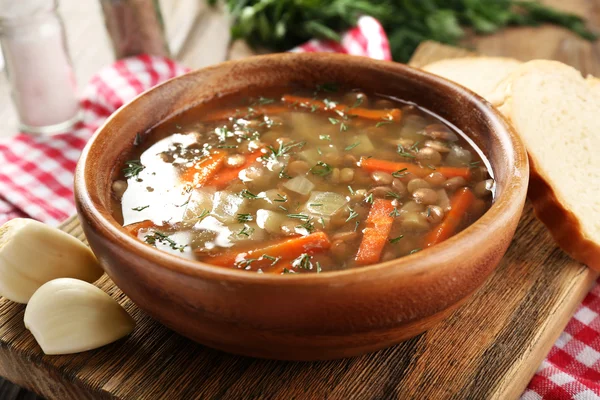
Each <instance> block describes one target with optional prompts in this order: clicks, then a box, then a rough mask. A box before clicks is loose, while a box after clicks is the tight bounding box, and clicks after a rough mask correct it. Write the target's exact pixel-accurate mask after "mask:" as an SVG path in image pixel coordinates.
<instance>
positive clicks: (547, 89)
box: [492, 60, 600, 270]
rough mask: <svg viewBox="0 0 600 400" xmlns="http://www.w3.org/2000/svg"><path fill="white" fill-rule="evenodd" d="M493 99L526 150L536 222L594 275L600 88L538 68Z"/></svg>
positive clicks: (599, 226)
mask: <svg viewBox="0 0 600 400" xmlns="http://www.w3.org/2000/svg"><path fill="white" fill-rule="evenodd" d="M492 97H493V101H492V103H495V105H497V106H498V108H499V109H500V110H501V111H502V112H503V113H504V115H506V116H507V117H508V119H509V120H510V121H511V122H512V124H513V126H514V127H515V129H516V130H517V132H518V133H519V134H520V136H521V138H522V139H523V141H524V142H525V145H526V147H527V151H528V153H529V160H530V171H531V175H530V181H529V193H528V195H529V199H530V200H531V202H532V204H533V207H534V211H535V214H536V216H537V217H538V218H539V219H540V220H541V221H542V222H543V223H544V224H545V225H546V227H547V228H548V229H549V231H550V233H551V234H552V236H553V237H554V239H555V240H556V242H557V243H558V244H559V245H560V247H562V248H563V250H565V251H566V252H567V253H568V254H569V255H571V256H572V257H573V258H575V259H576V260H578V261H580V262H582V263H584V264H587V265H588V266H589V267H591V268H594V269H596V270H600V156H599V153H600V80H598V79H596V78H593V77H588V78H587V79H585V78H583V76H582V75H581V73H580V72H579V71H577V70H576V69H574V68H572V67H569V66H567V65H565V64H562V63H559V62H556V61H545V60H536V61H530V62H527V63H524V64H523V65H521V66H520V67H519V68H517V69H516V70H515V71H513V73H512V74H511V75H510V76H509V77H508V78H506V79H505V80H504V81H503V82H502V83H501V84H500V85H499V86H498V88H497V90H496V92H495V94H494V95H493V96H492Z"/></svg>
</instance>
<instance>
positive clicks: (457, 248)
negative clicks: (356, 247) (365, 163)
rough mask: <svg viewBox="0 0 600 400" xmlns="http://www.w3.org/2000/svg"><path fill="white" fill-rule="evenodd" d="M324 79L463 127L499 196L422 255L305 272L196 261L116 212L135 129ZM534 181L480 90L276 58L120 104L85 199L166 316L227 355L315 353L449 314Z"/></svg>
mask: <svg viewBox="0 0 600 400" xmlns="http://www.w3.org/2000/svg"><path fill="white" fill-rule="evenodd" d="M323 82H338V83H341V84H344V85H347V86H350V87H359V88H363V89H366V90H368V91H372V92H378V93H382V94H386V95H392V96H396V97H399V98H401V99H405V100H410V101H414V102H416V103H417V104H419V105H421V106H424V107H426V108H428V109H429V110H432V111H434V112H436V113H437V114H438V115H440V116H441V117H443V118H445V119H446V120H448V121H450V122H451V123H453V124H455V125H456V126H457V127H458V128H460V129H461V130H463V131H464V132H465V133H466V134H467V135H468V136H469V137H471V138H472V139H473V140H474V141H475V143H476V144H477V145H478V146H479V147H480V148H481V149H482V150H483V152H484V153H485V155H486V156H487V158H488V159H489V161H490V162H491V165H492V167H493V171H494V175H495V179H496V185H497V198H496V201H495V203H494V205H493V206H492V207H491V209H490V210H489V211H488V212H487V213H486V214H485V215H484V216H483V217H481V219H479V220H478V221H477V222H476V223H475V224H473V225H471V226H470V227H468V228H467V229H465V230H464V231H462V232H461V233H459V234H457V235H456V236H454V237H452V238H450V239H449V240H447V241H445V242H443V243H441V244H438V245H436V246H434V247H432V248H430V249H427V250H425V251H421V252H418V253H416V254H413V255H410V256H407V257H404V258H400V259H397V260H393V261H388V262H384V263H381V264H377V265H372V266H368V267H364V268H357V269H351V270H345V271H339V272H328V273H324V274H301V275H296V276H289V275H285V276H278V275H268V274H256V273H248V272H245V271H238V270H232V269H224V268H218V267H213V266H210V265H207V264H204V263H201V262H194V261H189V260H185V259H183V258H179V257H176V256H173V255H171V254H167V253H164V252H161V251H158V250H156V249H154V248H152V247H150V246H147V245H145V244H144V243H142V242H140V241H138V240H136V239H134V238H133V237H131V236H130V235H129V234H127V232H126V231H125V230H124V229H123V228H122V227H121V226H120V225H119V224H118V223H117V221H116V220H115V219H114V218H113V216H112V215H111V210H110V207H111V201H110V197H111V189H110V188H111V182H112V180H113V179H114V178H115V177H116V176H117V174H118V172H119V169H120V167H121V165H122V163H123V161H124V160H125V159H126V157H127V154H128V152H129V151H130V150H131V147H132V146H133V142H134V137H135V135H136V133H138V132H145V131H147V130H148V129H149V128H152V127H154V126H156V125H157V124H159V123H161V122H162V121H164V120H166V119H168V118H170V117H172V116H174V115H177V114H179V113H181V112H182V111H184V110H186V109H188V108H190V107H192V106H194V105H198V104H200V103H203V102H210V101H211V100H213V99H216V98H218V97H220V96H222V95H226V94H231V93H235V92H244V91H246V90H248V89H256V88H268V87H271V86H281V85H282V84H286V83H294V84H302V85H307V86H308V87H314V86H315V85H316V84H317V83H323ZM527 180H528V165H527V156H526V153H525V149H524V147H523V145H522V144H521V142H520V140H519V139H518V137H517V136H516V134H515V133H514V132H513V130H512V129H511V128H510V127H509V126H508V125H507V123H506V122H505V121H504V120H503V118H502V117H501V116H500V115H499V114H498V112H497V111H495V110H494V109H493V108H491V106H490V105H489V104H488V103H487V102H486V101H485V100H483V99H482V98H480V97H478V96H476V95H475V94H473V93H472V92H469V91H468V90H466V89H464V88H462V87H460V86H458V85H455V84H452V83H450V82H448V81H446V80H444V79H441V78H438V77H435V76H433V75H430V74H427V73H425V72H422V71H419V70H416V69H412V68H410V67H407V66H404V65H401V64H395V63H392V62H382V61H374V60H370V59H366V58H360V57H350V56H343V55H333V54H278V55H271V56H263V57H255V58H250V59H246V60H242V61H234V62H226V63H223V64H219V65H216V66H213V67H209V68H205V69H202V70H199V71H195V72H192V73H189V74H187V75H184V76H181V77H179V78H176V79H173V80H170V81H168V82H166V83H164V84H162V85H160V86H158V87H156V88H154V89H152V90H150V91H148V92H146V93H144V94H142V95H141V96H139V97H138V98H136V99H135V100H133V101H132V102H131V103H129V104H128V105H126V106H125V107H123V108H121V109H120V110H119V111H117V112H116V113H115V114H113V116H112V117H111V118H110V119H109V120H108V121H107V122H106V123H105V124H104V126H102V127H101V128H100V129H99V130H98V132H97V133H96V135H95V136H94V137H93V138H92V140H91V141H90V142H89V143H88V145H87V147H86V148H85V150H84V152H83V155H82V157H81V160H80V161H79V165H78V167H77V175H76V180H75V193H76V194H75V196H76V201H77V207H78V212H79V218H80V220H81V223H82V225H83V228H84V231H85V234H86V236H87V238H88V240H89V243H90V245H91V247H92V249H93V250H94V253H95V254H96V255H97V256H98V259H99V260H100V263H101V264H102V266H103V268H104V269H105V270H106V273H107V274H108V275H109V276H110V277H111V278H112V280H113V281H114V282H115V284H116V285H117V286H118V287H119V288H121V289H122V290H123V292H125V294H127V295H128V296H129V297H130V298H131V300H133V301H134V302H135V303H136V304H137V305H138V306H139V307H140V308H142V309H143V310H145V311H146V312H147V313H149V314H150V315H151V316H153V317H154V318H155V319H157V320H158V321H160V322H162V323H163V324H164V325H166V326H167V327H169V328H171V329H173V330H174V331H177V332H179V333H181V334H182V335H184V336H187V337H189V338H191V339H193V340H195V341H197V342H199V343H202V344H205V345H207V346H210V347H214V348H217V349H222V350H225V351H228V352H232V353H237V354H243V355H249V356H256V357H265V358H274V359H286V360H317V359H331V358H340V357H349V356H354V355H358V354H361V353H366V352H370V351H374V350H378V349H381V348H384V347H387V346H390V345H393V344H395V343H398V342H400V341H402V340H405V339H408V338H410V337H413V336H415V335H417V334H419V333H421V332H423V331H425V330H426V329H428V328H430V327H431V326H433V325H434V324H435V323H436V322H438V321H440V320H441V319H442V318H444V317H446V316H447V315H448V314H449V313H450V312H451V311H452V310H453V309H455V308H456V307H457V306H458V305H459V304H460V303H461V302H462V301H463V300H465V299H466V298H467V297H468V296H469V295H470V294H471V293H473V292H474V291H475V290H477V288H478V287H480V286H481V284H482V283H483V282H484V281H485V280H486V278H487V277H488V275H490V273H491V271H492V270H493V269H494V268H495V267H496V265H497V264H498V262H499V261H500V259H501V258H502V256H503V255H504V253H505V251H506V248H507V247H508V245H509V243H510V241H511V238H512V237H513V234H514V231H515V229H516V226H517V222H518V221H519V217H520V215H521V211H522V208H523V203H524V201H525V194H526V190H527Z"/></svg>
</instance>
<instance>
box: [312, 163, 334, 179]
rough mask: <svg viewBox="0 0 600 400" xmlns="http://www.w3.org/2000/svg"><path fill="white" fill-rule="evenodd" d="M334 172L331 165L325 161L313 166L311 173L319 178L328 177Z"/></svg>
mask: <svg viewBox="0 0 600 400" xmlns="http://www.w3.org/2000/svg"><path fill="white" fill-rule="evenodd" d="M332 171H333V168H331V166H330V165H329V164H327V163H324V162H323V161H319V162H317V165H315V166H313V167H312V168H311V169H310V172H311V173H312V174H313V175H318V176H327V175H329V174H330V173H331V172H332Z"/></svg>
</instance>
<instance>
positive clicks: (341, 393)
mask: <svg viewBox="0 0 600 400" xmlns="http://www.w3.org/2000/svg"><path fill="white" fill-rule="evenodd" d="M428 54H429V55H428ZM462 54H463V53H462V52H457V51H456V50H455V49H451V48H447V47H445V46H441V45H437V44H431V43H428V44H425V45H423V46H422V47H421V48H420V49H419V51H418V52H417V53H416V54H415V57H414V62H415V64H419V63H424V62H428V61H433V58H435V57H438V56H439V55H444V56H445V57H451V56H453V55H459V56H460V55H462ZM62 229H63V230H65V231H66V232H69V233H71V234H73V235H74V236H76V237H78V238H80V239H82V240H85V239H84V238H83V234H82V231H81V228H80V227H79V224H78V221H77V220H76V219H74V218H72V219H70V220H68V221H66V222H65V223H64V224H63V225H62ZM597 276H598V275H597V274H596V273H594V272H591V271H590V270H588V269H587V268H586V267H585V266H583V265H580V264H578V263H577V262H575V261H573V260H571V259H570V258H569V257H568V256H566V255H565V254H564V253H563V252H562V251H561V250H560V249H558V248H557V247H556V245H555V244H554V243H553V242H552V240H551V238H550V235H549V234H548V233H547V232H546V230H545V229H544V227H543V226H542V225H541V223H540V222H539V221H537V220H536V219H535V218H534V217H533V214H532V212H531V207H530V205H529V204H528V205H526V208H525V211H524V213H523V217H522V218H521V221H520V224H519V227H518V229H517V233H516V235H515V238H514V240H513V243H512V244H511V246H510V248H509V250H508V252H507V254H506V256H505V257H504V259H503V261H502V263H501V264H500V266H499V267H498V268H497V270H496V271H495V273H494V274H493V275H492V276H491V278H490V279H489V280H488V281H487V282H486V284H485V285H484V286H483V287H482V288H481V289H480V290H479V291H478V292H477V293H475V295H474V296H473V297H472V298H470V299H469V300H468V302H467V303H466V304H465V305H464V306H462V307H461V308H459V309H458V310H457V311H456V312H455V313H454V314H453V315H452V316H451V317H450V318H448V319H447V320H445V321H444V322H442V323H441V324H440V325H438V326H437V327H435V328H434V329H432V330H430V331H428V332H427V333H425V334H422V335H420V336H418V337H416V338H414V339H411V340H409V341H406V342H404V343H402V344H400V345H397V346H394V347H392V348H389V349H386V350H382V351H379V352H377V353H373V354H369V355H365V356H361V357H356V358H352V359H345V360H337V361H327V362H310V363H299V362H278V361H265V360H258V359H252V358H245V357H237V356H232V355H228V354H225V353H221V352H218V351H215V350H211V349H208V348H205V347H203V346H200V345H198V344H195V343H193V342H191V341H189V340H187V339H185V338H183V337H181V336H179V335H177V334H175V333H173V332H171V331H169V330H168V329H166V328H164V327H163V326H161V325H159V324H158V323H156V322H154V321H153V320H152V319H151V318H149V317H148V316H147V315H145V314H144V313H143V312H141V311H140V310H139V309H137V307H136V306H135V305H133V304H132V303H131V302H130V301H129V300H128V299H127V298H126V297H125V296H124V295H123V294H122V293H121V291H120V290H119V289H118V288H116V287H114V285H113V284H112V282H111V281H110V280H109V279H108V278H107V277H106V276H104V277H103V278H102V279H101V280H100V281H99V282H98V286H99V287H101V288H102V289H103V290H105V291H107V292H108V293H109V294H110V295H111V296H113V297H114V298H116V299H117V300H118V301H119V302H120V303H121V304H122V305H123V306H124V307H125V308H126V309H127V310H128V311H129V312H130V313H131V315H132V316H133V317H134V319H135V320H136V321H137V327H136V329H135V331H134V333H133V334H132V335H131V336H130V337H128V338H126V339H123V340H121V341H119V342H117V343H114V344H112V345H109V346H106V347H104V348H102V349H99V350H95V351H90V352H85V353H81V354H78V355H72V356H44V355H43V354H42V352H41V350H40V349H39V347H38V346H37V344H36V343H35V341H34V340H33V338H32V336H31V335H30V334H29V332H27V331H26V330H25V328H24V326H23V310H24V307H23V306H22V305H18V304H13V303H10V302H8V301H6V300H2V301H1V302H0V375H2V376H5V377H6V378H8V379H10V380H12V381H13V382H16V383H18V384H20V385H23V386H25V387H27V388H29V389H32V390H34V391H36V392H37V393H40V394H41V395H43V396H45V397H47V398H49V399H61V400H62V399H70V398H72V399H88V398H90V399H92V398H93V399H104V398H119V399H142V398H144V399H164V398H168V399H205V398H219V399H240V398H254V399H281V398H285V399H293V398H296V399H305V398H306V399H316V398H323V399H379V398H385V399H388V398H402V399H411V398H415V399H416V398H420V399H421V398H435V399H464V398H473V399H484V398H485V399H488V398H490V399H512V398H518V396H519V395H520V394H521V393H522V392H523V390H524V388H525V386H526V385H527V383H528V382H529V380H530V378H531V376H532V375H533V373H534V372H535V370H536V368H537V367H538V366H539V364H540V362H541V361H542V359H543V358H544V356H545V355H546V354H547V352H548V351H549V349H550V348H551V346H552V344H553V343H554V341H555V340H556V338H557V337H558V336H559V334H560V332H561V331H562V330H563V328H564V326H565V325H566V323H567V322H568V320H569V318H570V316H571V315H572V313H573V311H574V310H575V309H576V307H577V306H578V304H579V303H580V302H581V300H582V299H583V297H584V296H585V294H586V293H587V291H588V290H589V288H590V287H591V285H592V284H593V282H594V281H595V279H596V278H597ZM240 340H243V338H240ZM3 398H4V397H3ZM7 398H8V397H7Z"/></svg>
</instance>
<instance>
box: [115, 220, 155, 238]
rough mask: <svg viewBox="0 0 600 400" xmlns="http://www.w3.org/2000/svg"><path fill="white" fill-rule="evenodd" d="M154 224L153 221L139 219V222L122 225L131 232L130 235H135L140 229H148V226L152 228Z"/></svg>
mask: <svg viewBox="0 0 600 400" xmlns="http://www.w3.org/2000/svg"><path fill="white" fill-rule="evenodd" d="M155 226H156V225H155V224H154V222H152V221H150V220H149V219H147V220H144V221H140V222H135V223H133V224H129V225H127V226H124V227H123V228H125V230H127V231H128V232H129V233H131V235H133V236H135V237H137V236H138V233H139V231H141V230H142V229H149V228H153V227H155Z"/></svg>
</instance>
